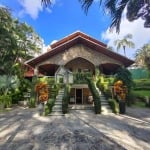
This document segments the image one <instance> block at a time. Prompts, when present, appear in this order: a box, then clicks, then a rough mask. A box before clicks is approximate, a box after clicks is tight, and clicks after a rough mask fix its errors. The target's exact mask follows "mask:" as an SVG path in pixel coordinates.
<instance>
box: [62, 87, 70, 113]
mask: <svg viewBox="0 0 150 150" xmlns="http://www.w3.org/2000/svg"><path fill="white" fill-rule="evenodd" d="M69 94H70V85H69V84H67V85H65V90H64V96H63V99H62V112H63V113H64V114H66V113H68V104H69V99H70V95H69Z"/></svg>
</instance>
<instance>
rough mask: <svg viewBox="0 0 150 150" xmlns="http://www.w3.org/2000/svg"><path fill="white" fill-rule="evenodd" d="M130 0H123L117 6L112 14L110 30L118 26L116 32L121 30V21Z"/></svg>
mask: <svg viewBox="0 0 150 150" xmlns="http://www.w3.org/2000/svg"><path fill="white" fill-rule="evenodd" d="M128 1H129V0H121V2H120V3H119V4H118V7H117V8H116V10H115V12H114V13H113V14H111V16H112V22H111V25H110V30H112V29H114V28H116V32H117V33H119V32H120V23H121V18H122V14H123V11H124V9H125V7H126V5H127V3H128Z"/></svg>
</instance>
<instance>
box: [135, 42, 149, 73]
mask: <svg viewBox="0 0 150 150" xmlns="http://www.w3.org/2000/svg"><path fill="white" fill-rule="evenodd" d="M135 61H136V63H137V64H138V65H140V66H142V67H146V68H147V69H148V70H149V71H150V44H145V45H144V46H143V47H141V48H140V49H138V50H137V51H136V53H135Z"/></svg>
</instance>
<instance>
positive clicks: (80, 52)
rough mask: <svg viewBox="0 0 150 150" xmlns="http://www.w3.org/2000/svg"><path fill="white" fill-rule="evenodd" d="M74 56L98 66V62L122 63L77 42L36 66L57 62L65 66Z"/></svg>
mask: <svg viewBox="0 0 150 150" xmlns="http://www.w3.org/2000/svg"><path fill="white" fill-rule="evenodd" d="M76 58H84V59H85V60H88V61H89V62H91V63H92V64H93V65H94V66H99V65H100V64H105V63H114V64H118V65H123V64H122V62H120V61H118V60H115V59H113V58H111V57H108V56H107V55H104V54H102V53H100V52H97V51H96V50H94V49H91V48H89V47H87V46H84V45H83V44H77V45H74V46H72V47H70V48H69V49H65V50H64V51H62V52H60V53H58V54H56V55H54V56H52V57H50V58H48V59H47V60H45V61H43V62H41V63H38V66H39V65H43V64H57V65H63V66H65V65H66V64H67V63H68V62H70V61H71V60H73V59H76Z"/></svg>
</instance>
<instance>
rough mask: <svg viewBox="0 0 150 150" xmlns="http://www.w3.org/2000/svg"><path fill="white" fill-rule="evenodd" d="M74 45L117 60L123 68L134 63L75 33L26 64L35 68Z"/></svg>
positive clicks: (103, 45) (95, 41)
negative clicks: (82, 46)
mask: <svg viewBox="0 0 150 150" xmlns="http://www.w3.org/2000/svg"><path fill="white" fill-rule="evenodd" d="M76 44H83V45H85V46H87V47H89V48H91V49H93V50H96V51H97V52H100V53H102V54H104V55H106V56H108V57H110V58H113V59H115V60H118V61H120V62H122V63H123V65H124V66H125V67H128V66H130V65H131V64H133V63H134V61H133V60H130V59H128V58H127V57H124V56H122V55H120V54H118V53H115V52H113V51H110V50H108V49H107V45H106V44H104V43H102V42H100V41H98V40H96V39H94V38H92V37H90V36H88V35H86V34H84V33H82V32H80V31H77V32H75V33H73V34H71V35H69V36H67V37H65V38H63V39H61V40H59V41H58V42H56V43H54V44H52V45H51V50H50V51H48V52H46V53H44V54H42V55H40V56H38V57H36V58H33V59H30V60H28V61H27V62H26V63H27V64H29V65H31V66H33V67H35V66H36V65H37V64H38V63H40V62H42V61H45V60H47V59H49V58H50V57H52V56H54V55H56V54H58V53H60V52H63V51H64V50H66V49H68V48H70V47H72V46H74V45H76Z"/></svg>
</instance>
